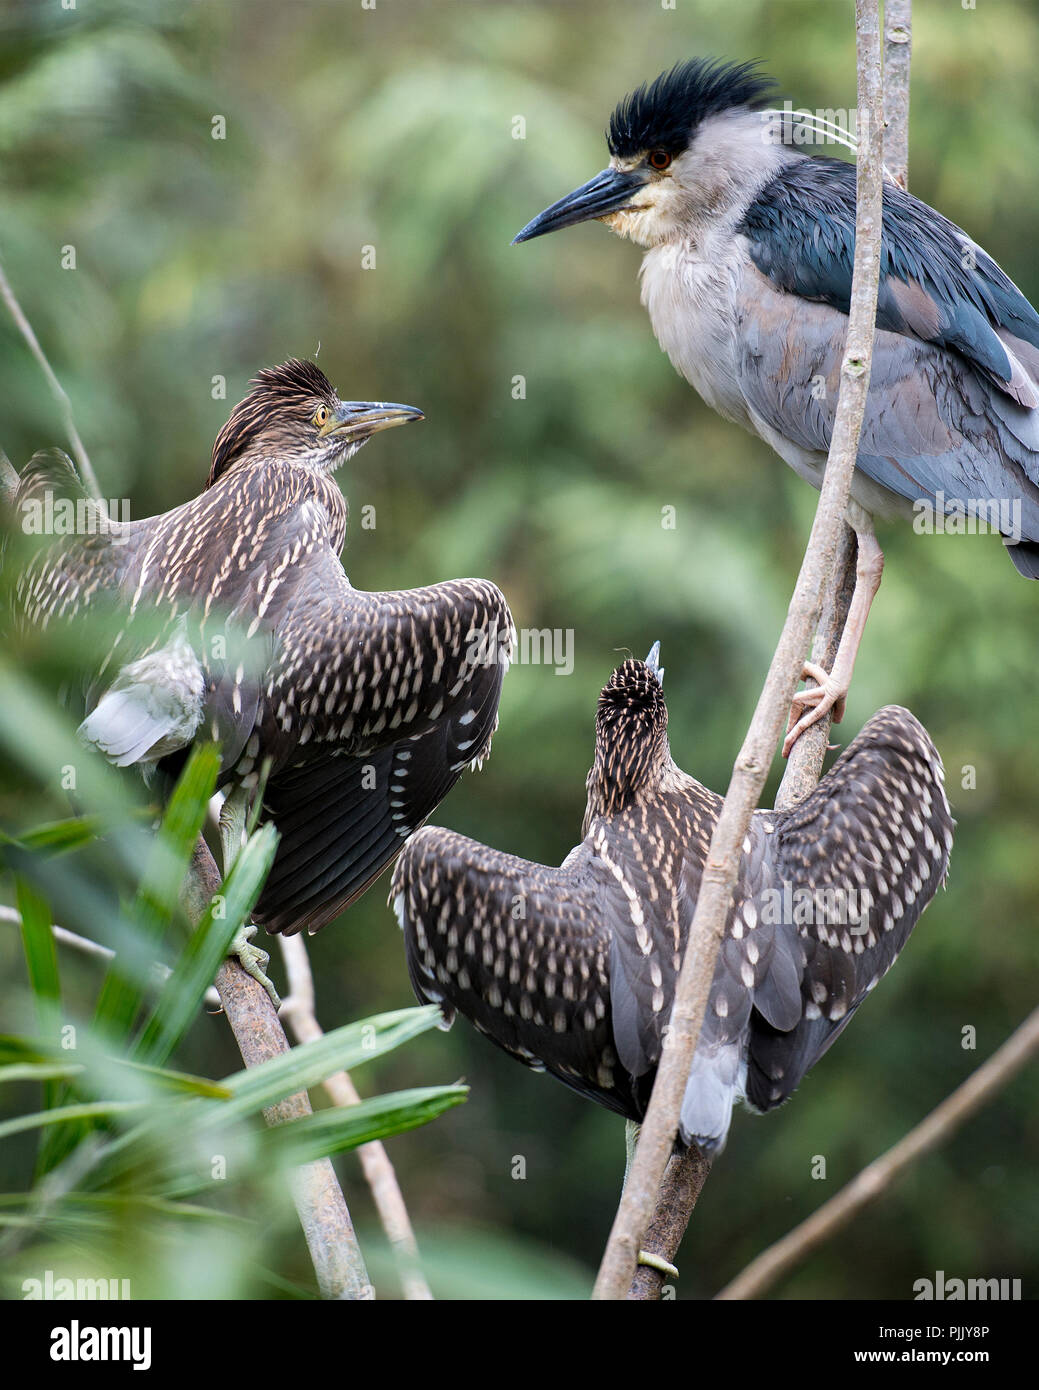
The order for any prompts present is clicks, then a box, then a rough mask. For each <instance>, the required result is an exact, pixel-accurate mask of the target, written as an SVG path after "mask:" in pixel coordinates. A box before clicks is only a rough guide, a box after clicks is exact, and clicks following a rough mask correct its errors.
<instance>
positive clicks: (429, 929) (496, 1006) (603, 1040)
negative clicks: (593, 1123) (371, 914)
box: [390, 827, 636, 1115]
mask: <svg viewBox="0 0 1039 1390" xmlns="http://www.w3.org/2000/svg"><path fill="white" fill-rule="evenodd" d="M607 877H608V876H607ZM606 891H607V884H606V882H605V877H604V874H603V867H602V865H601V863H600V862H597V861H596V860H595V859H594V858H593V856H592V854H591V851H590V849H589V848H588V846H587V845H581V846H579V847H578V848H577V849H576V850H574V852H573V853H572V854H571V855H570V856H569V857H568V858H567V860H566V862H565V863H564V864H563V865H562V867H561V868H558V869H556V868H549V867H548V866H547V865H544V864H535V863H532V862H531V861H529V860H526V859H519V858H517V857H516V856H514V855H511V854H501V853H499V852H498V851H497V850H493V849H488V848H487V847H486V846H485V845H481V844H479V843H477V841H475V840H469V839H467V838H466V837H465V836H463V835H456V834H455V833H454V832H453V831H449V830H441V829H438V828H433V827H430V828H427V829H425V830H422V831H420V832H419V834H417V835H415V836H414V837H413V838H412V839H411V840H410V841H409V842H408V845H407V848H406V849H405V851H404V853H403V854H402V855H401V858H400V860H399V861H398V863H397V867H396V869H395V871H394V875H393V886H392V888H391V890H390V897H391V902H392V904H393V907H394V910H395V912H396V914H397V920H398V921H399V922H400V925H401V927H402V929H403V931H404V945H405V950H406V952H407V960H408V972H409V974H410V976H411V983H412V985H413V987H414V989H415V993H416V995H417V996H418V998H419V999H420V1000H422V1001H423V1002H426V1003H437V1004H439V1005H440V1006H441V1009H442V1011H443V1013H444V1016H445V1019H446V1020H447V1022H448V1023H449V1024H450V1023H452V1022H453V1021H454V1017H455V1013H456V1012H457V1013H461V1014H462V1015H464V1017H466V1018H468V1019H469V1020H470V1022H472V1023H473V1024H474V1025H475V1026H476V1027H477V1028H478V1029H479V1030H480V1032H481V1033H483V1034H485V1035H486V1036H487V1037H488V1038H490V1039H491V1040H492V1042H495V1043H497V1045H498V1046H499V1047H501V1048H503V1049H504V1050H505V1051H506V1052H508V1053H510V1054H511V1055H512V1056H513V1057H515V1058H517V1059H518V1060H519V1061H521V1062H524V1063H525V1064H526V1065H527V1066H530V1067H533V1068H535V1069H536V1070H539V1071H540V1070H546V1071H548V1072H550V1073H551V1074H552V1075H553V1076H556V1077H558V1079H559V1080H560V1081H563V1082H565V1084H566V1085H568V1086H570V1087H571V1088H572V1089H573V1090H575V1091H578V1092H580V1093H581V1094H582V1095H586V1096H589V1097H591V1098H592V1099H593V1100H598V1101H599V1102H600V1103H601V1104H603V1105H606V1106H608V1107H609V1108H610V1109H611V1110H616V1111H619V1113H621V1114H623V1115H630V1114H633V1113H636V1111H635V1109H634V1108H633V1101H632V1095H631V1083H630V1078H629V1077H628V1075H627V1073H626V1071H625V1070H624V1069H623V1068H622V1067H621V1066H620V1065H619V1063H618V1060H617V1054H616V1051H615V1049H614V1045H613V1034H612V1027H611V1017H610V938H609V933H608V931H607V928H606V921H605V915H604V902H603V899H604V894H605V892H606Z"/></svg>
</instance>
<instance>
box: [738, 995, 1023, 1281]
mask: <svg viewBox="0 0 1039 1390" xmlns="http://www.w3.org/2000/svg"><path fill="white" fill-rule="evenodd" d="M1037 1053H1039V1009H1035V1010H1034V1011H1033V1012H1032V1013H1030V1014H1029V1015H1028V1017H1027V1018H1026V1019H1025V1021H1024V1023H1022V1024H1021V1026H1020V1027H1019V1028H1018V1029H1016V1031H1015V1032H1013V1033H1012V1034H1011V1035H1010V1037H1009V1038H1008V1039H1007V1041H1006V1042H1005V1043H1004V1044H1003V1046H1002V1047H1001V1048H999V1050H998V1051H997V1052H994V1053H993V1054H992V1056H991V1057H990V1058H989V1059H988V1061H987V1062H985V1063H984V1064H983V1065H982V1066H980V1067H979V1068H978V1069H977V1071H975V1072H972V1073H971V1075H970V1076H969V1077H968V1078H967V1080H966V1081H965V1082H964V1083H963V1085H962V1086H958V1087H957V1088H956V1090H955V1091H953V1093H952V1094H951V1095H949V1096H946V1098H945V1099H944V1100H943V1101H942V1103H941V1105H938V1106H936V1107H935V1109H934V1110H932V1111H931V1113H930V1114H929V1115H928V1116H927V1118H926V1119H924V1120H921V1122H920V1123H919V1124H918V1125H917V1126H916V1127H915V1128H914V1129H911V1130H910V1131H909V1133H908V1134H906V1135H904V1136H903V1137H902V1138H901V1139H900V1140H899V1141H898V1143H897V1144H896V1145H895V1146H894V1148H891V1149H888V1151H887V1153H884V1154H881V1156H880V1157H879V1158H877V1159H874V1161H873V1162H872V1163H871V1164H870V1165H869V1166H868V1167H867V1168H863V1170H862V1172H861V1173H859V1174H858V1176H857V1177H855V1178H853V1179H852V1180H851V1182H850V1183H848V1185H847V1186H846V1187H842V1188H841V1190H840V1192H838V1193H836V1195H835V1196H833V1197H831V1198H830V1200H829V1201H828V1202H824V1203H823V1205H822V1206H821V1207H820V1208H819V1209H818V1211H814V1212H813V1213H812V1215H811V1216H810V1217H808V1219H807V1221H802V1222H801V1224H800V1226H795V1227H794V1229H793V1230H792V1231H791V1232H789V1234H788V1235H785V1236H784V1237H783V1239H782V1240H778V1241H776V1243H775V1245H770V1246H769V1248H768V1249H767V1250H764V1251H762V1253H761V1254H760V1255H758V1256H757V1258H756V1259H753V1260H751V1262H750V1264H749V1265H747V1267H746V1268H745V1269H744V1270H743V1271H742V1272H741V1273H740V1274H738V1275H737V1276H736V1278H735V1279H733V1280H732V1281H731V1283H728V1284H726V1285H725V1287H724V1288H723V1289H722V1290H721V1292H720V1293H718V1294H716V1295H715V1296H716V1297H717V1298H721V1299H739V1298H757V1297H758V1295H759V1294H762V1293H764V1292H765V1290H766V1289H768V1288H770V1287H771V1286H772V1285H773V1284H774V1283H775V1282H776V1280H777V1279H779V1278H781V1277H782V1276H783V1275H784V1274H786V1273H787V1272H788V1271H789V1270H791V1269H793V1267H794V1266H795V1265H797V1264H800V1262H801V1261H802V1260H803V1259H804V1258H805V1257H806V1256H807V1255H809V1254H811V1252H812V1251H813V1250H816V1249H818V1247H819V1246H820V1245H822V1244H823V1243H824V1242H825V1241H827V1240H830V1239H831V1238H832V1237H833V1236H835V1235H836V1234H837V1232H838V1231H840V1230H843V1228H844V1227H845V1226H847V1224H848V1222H849V1221H851V1220H852V1219H853V1218H854V1217H856V1216H858V1214H859V1212H860V1211H862V1210H863V1208H864V1207H866V1206H868V1205H869V1204H870V1202H874V1201H876V1199H877V1198H878V1197H879V1196H881V1194H882V1193H884V1192H886V1191H887V1189H888V1188H889V1187H890V1186H891V1184H892V1183H893V1182H895V1181H896V1179H898V1178H900V1177H901V1176H902V1174H903V1173H904V1172H905V1171H906V1169H907V1168H909V1167H911V1166H912V1165H913V1164H914V1163H915V1162H916V1161H917V1159H920V1158H922V1157H923V1156H924V1154H928V1153H930V1152H932V1150H934V1149H936V1148H938V1146H939V1145H940V1144H943V1143H945V1141H946V1140H947V1139H949V1138H951V1137H952V1135H953V1134H955V1132H956V1130H958V1129H959V1128H960V1126H961V1125H963V1124H965V1123H966V1121H967V1120H969V1119H970V1118H971V1116H972V1115H974V1114H976V1113H977V1111H979V1110H980V1109H981V1108H982V1106H984V1105H987V1104H988V1103H989V1101H991V1100H992V1099H993V1098H994V1097H995V1096H996V1095H997V1094H998V1093H999V1092H1000V1091H1001V1090H1002V1089H1003V1087H1004V1086H1006V1085H1007V1083H1008V1082H1009V1081H1010V1080H1011V1079H1012V1078H1013V1077H1014V1076H1015V1075H1016V1074H1017V1073H1018V1072H1019V1071H1020V1070H1021V1068H1022V1067H1023V1066H1024V1065H1025V1063H1026V1062H1028V1061H1029V1060H1030V1059H1031V1058H1032V1057H1034V1056H1036V1054H1037Z"/></svg>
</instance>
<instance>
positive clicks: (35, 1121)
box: [0, 1100, 148, 1139]
mask: <svg viewBox="0 0 1039 1390" xmlns="http://www.w3.org/2000/svg"><path fill="white" fill-rule="evenodd" d="M147 1103H148V1102H147V1101H143V1100H98V1101H87V1102H85V1103H82V1104H78V1105H60V1106H58V1107H56V1108H55V1109H54V1110H40V1111H37V1112H36V1113H35V1114H32V1115H18V1116H16V1117H15V1119H13V1120H5V1121H4V1122H3V1123H2V1124H0V1139H6V1138H8V1136H9V1135H12V1134H21V1133H22V1132H23V1131H24V1130H27V1129H41V1128H43V1127H44V1126H45V1125H60V1124H65V1123H67V1122H68V1121H69V1120H86V1119H94V1118H96V1117H100V1116H108V1115H120V1114H123V1113H124V1112H126V1111H130V1110H141V1109H143V1107H144V1106H145V1105H147Z"/></svg>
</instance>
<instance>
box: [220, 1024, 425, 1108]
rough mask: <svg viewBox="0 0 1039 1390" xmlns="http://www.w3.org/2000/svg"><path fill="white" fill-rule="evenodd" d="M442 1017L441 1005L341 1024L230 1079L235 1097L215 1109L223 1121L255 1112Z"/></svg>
mask: <svg viewBox="0 0 1039 1390" xmlns="http://www.w3.org/2000/svg"><path fill="white" fill-rule="evenodd" d="M439 1019H440V1010H439V1009H438V1008H437V1007H436V1005H432V1004H431V1005H425V1006H423V1007H416V1008H411V1009H396V1010H394V1011H393V1012H391V1013H385V1014H376V1015H375V1016H374V1017H373V1018H368V1019H362V1020H361V1022H359V1023H347V1024H345V1025H344V1026H343V1027H342V1028H335V1029H333V1030H332V1032H330V1033H326V1034H325V1035H324V1037H322V1038H317V1039H315V1040H314V1042H309V1043H304V1044H302V1046H299V1047H294V1048H292V1049H291V1050H290V1051H288V1052H284V1053H282V1054H281V1056H279V1057H272V1058H271V1059H270V1060H269V1061H267V1062H263V1063H261V1065H260V1066H258V1067H248V1068H245V1069H244V1070H242V1071H239V1072H236V1073H235V1074H234V1075H233V1076H228V1077H225V1078H224V1081H223V1084H224V1085H225V1086H227V1087H228V1088H229V1089H230V1090H231V1092H232V1099H231V1101H230V1102H229V1103H228V1104H227V1105H226V1106H222V1107H220V1110H219V1113H217V1112H215V1111H214V1113H213V1118H214V1120H216V1121H217V1122H220V1121H223V1120H224V1119H226V1118H228V1117H232V1118H238V1117H240V1116H245V1115H251V1114H255V1113H256V1112H257V1111H259V1110H263V1109H266V1108H267V1107H268V1106H270V1105H274V1104H276V1103H277V1102H278V1101H279V1100H284V1098H285V1097H286V1096H291V1095H295V1093H296V1092H297V1091H305V1090H308V1089H309V1088H310V1087H311V1086H316V1085H318V1084H319V1083H320V1082H322V1081H324V1079H325V1078H326V1077H327V1076H330V1075H331V1074H332V1073H333V1072H335V1071H350V1070H352V1069H353V1068H354V1067H357V1066H359V1065H360V1064H361V1063H363V1062H370V1061H372V1060H373V1059H374V1058H375V1057H381V1056H383V1054H384V1053H387V1052H392V1051H393V1049H394V1048H396V1047H400V1046H401V1044H402V1043H406V1042H409V1041H410V1040H411V1039H412V1038H417V1037H419V1036H420V1035H421V1034H422V1033H427V1032H428V1031H429V1030H430V1029H431V1028H435V1027H436V1025H437V1022H438V1021H439Z"/></svg>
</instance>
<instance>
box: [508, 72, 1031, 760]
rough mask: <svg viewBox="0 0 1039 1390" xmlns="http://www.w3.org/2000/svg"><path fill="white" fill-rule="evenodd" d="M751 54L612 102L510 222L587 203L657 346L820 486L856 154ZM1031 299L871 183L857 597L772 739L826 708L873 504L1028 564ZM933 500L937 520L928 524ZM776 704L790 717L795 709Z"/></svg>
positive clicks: (864, 595)
mask: <svg viewBox="0 0 1039 1390" xmlns="http://www.w3.org/2000/svg"><path fill="white" fill-rule="evenodd" d="M772 89H773V83H772V82H771V80H770V79H768V78H767V77H765V76H764V75H763V74H762V73H760V72H759V71H758V69H757V67H756V65H754V64H727V63H716V62H711V61H709V60H701V59H696V60H693V61H692V62H687V63H683V64H680V65H679V66H677V67H675V68H674V69H672V70H671V71H670V72H666V73H663V74H661V76H659V77H658V78H657V79H656V81H654V82H652V83H651V84H649V85H648V86H644V87H640V88H639V89H638V90H637V91H635V92H633V93H632V94H631V95H630V96H628V97H626V98H625V99H624V100H623V101H621V103H620V104H619V105H618V106H617V108H616V110H615V111H614V112H613V115H612V117H611V118H610V123H609V129H608V131H607V143H608V145H609V150H610V156H611V158H610V165H609V167H608V168H607V169H604V170H603V171H602V173H600V174H597V175H596V176H595V178H593V179H591V180H590V182H588V183H586V184H584V185H583V186H582V187H581V188H578V189H577V190H576V191H575V192H573V193H570V194H568V195H567V196H566V197H565V198H562V199H561V200H560V201H559V202H557V203H554V204H553V205H552V206H551V207H550V208H548V209H546V211H545V212H543V213H541V214H540V216H538V217H536V218H534V220H533V221H532V222H531V223H529V224H528V225H527V226H526V227H524V229H523V230H522V231H521V232H520V233H519V235H518V236H517V237H516V241H529V240H530V239H531V238H533V237H538V236H543V235H544V234H545V233H546V232H551V231H555V230H557V229H558V228H560V227H568V226H570V225H571V224H573V223H575V222H584V221H587V220H588V219H590V218H597V219H599V220H600V221H603V222H605V223H606V224H607V226H609V227H610V228H611V229H612V230H613V231H615V232H616V233H617V234H618V235H620V236H622V237H630V238H631V240H632V241H634V242H636V243H637V244H638V245H640V246H643V247H645V248H647V250H646V255H645V257H644V259H643V262H642V302H643V303H644V304H645V306H646V308H647V309H648V310H649V316H650V321H651V323H652V325H653V331H654V332H655V334H656V336H657V340H658V341H659V343H660V346H661V347H662V348H663V349H664V351H665V352H666V353H667V354H668V356H669V357H670V359H671V361H672V363H673V364H674V366H675V367H676V368H677V370H678V371H679V372H680V373H681V374H682V375H683V376H684V377H686V379H687V380H688V381H690V382H691V383H692V385H693V386H695V388H696V389H697V391H698V392H699V393H700V395H701V396H702V397H703V399H704V400H705V401H706V402H707V404H708V405H710V406H712V407H713V408H714V409H715V410H717V411H718V412H719V413H720V414H721V415H723V416H725V417H726V418H727V419H729V420H732V421H734V422H736V423H737V424H740V425H743V426H745V427H746V428H747V429H749V430H751V431H752V432H753V433H755V434H757V435H759V436H760V437H761V438H762V439H764V440H765V441H766V443H768V444H770V445H771V446H772V447H773V448H774V449H775V450H776V452H777V453H778V454H779V455H780V457H781V458H783V459H784V460H785V461H786V462H787V463H788V464H790V466H791V467H792V468H794V469H795V471H796V472H797V473H799V474H800V475H801V477H803V478H805V479H807V480H808V481H809V482H810V483H812V485H813V486H815V487H819V486H820V485H821V480H822V473H823V468H824V465H825V462H826V454H827V450H828V448H829V445H830V435H831V432H832V428H833V420H834V413H835V411H836V406H837V396H838V389H839V380H840V367H841V361H842V357H843V350H844V339H845V333H846V329H847V312H848V304H849V297H850V291H851V274H852V261H853V255H854V246H855V170H854V168H853V167H852V166H851V165H850V164H847V163H845V162H843V161H841V160H837V159H832V158H828V157H825V156H821V155H814V156H813V155H808V154H806V153H805V151H804V149H803V148H802V147H799V146H797V145H795V144H793V143H791V140H790V135H791V129H792V127H791V118H790V114H789V113H788V112H782V111H774V110H770V109H766V103H767V102H768V100H769V97H770V96H771V93H772ZM1037 383H1039V316H1037V314H1036V312H1035V310H1034V309H1033V308H1032V306H1031V304H1029V302H1028V301H1027V299H1025V297H1024V295H1023V294H1022V293H1021V291H1020V290H1019V289H1018V288H1017V287H1016V285H1014V284H1013V283H1012V282H1011V281H1010V280H1009V279H1008V277H1007V276H1006V275H1005V274H1004V273H1003V271H1002V270H1001V269H1000V268H999V266H998V265H997V264H996V263H995V261H994V260H993V259H992V258H991V257H990V256H988V255H987V254H986V253H985V252H984V251H983V250H982V249H981V247H980V246H977V245H976V244H975V243H974V242H973V241H972V240H971V239H970V237H968V236H967V234H966V233H965V232H963V231H961V230H960V228H959V227H957V226H955V225H954V224H953V223H952V222H950V221H949V220H948V219H947V218H945V217H943V216H942V215H941V214H940V213H938V212H935V210H934V209H933V208H930V207H928V206H927V205H926V204H925V203H922V202H920V201H919V200H918V199H916V198H913V197H911V196H910V195H909V194H908V193H906V192H904V191H903V190H902V189H900V188H899V187H897V186H896V185H894V184H893V183H890V182H887V183H885V186H884V196H883V244H882V251H881V284H880V297H879V300H878V305H877V336H876V344H875V347H874V352H873V368H872V377H871V381H870V391H869V399H868V403H867V407H866V418H865V423H864V426H863V431H862V438H861V442H860V445H859V454H858V466H857V468H856V470H855V476H854V481H853V483H852V489H851V503H850V505H849V509H848V513H847V519H848V522H849V523H850V525H851V526H852V527H853V528H854V530H855V532H856V533H857V536H858V562H857V576H856V588H855V595H854V599H853V602H852V606H851V611H850V613H849V617H848V623H847V626H846V628H845V633H844V639H843V641H842V642H841V645H840V650H839V652H838V655H837V658H836V661H835V663H834V667H833V671H832V672H831V673H829V675H827V674H826V673H825V672H822V671H821V670H819V668H818V667H806V669H805V679H806V680H807V679H809V678H810V679H812V680H813V681H815V682H816V684H815V685H813V687H812V688H810V689H808V690H805V691H802V692H800V693H799V694H798V696H797V698H796V702H795V707H803V706H808V707H809V708H808V709H807V712H806V713H804V714H803V715H802V717H801V719H800V720H799V721H798V722H796V723H794V724H793V727H792V728H791V730H790V732H789V734H788V736H787V742H786V745H785V748H784V751H785V752H788V751H789V748H790V745H791V744H792V742H793V741H794V739H795V738H796V737H798V735H799V734H800V733H801V732H802V731H803V730H804V729H805V728H806V727H807V726H808V725H809V724H811V723H813V722H814V721H815V720H816V719H818V718H820V717H821V715H822V714H823V713H824V712H825V711H827V710H830V709H833V710H834V714H835V717H840V715H841V713H842V710H843V700H844V696H845V694H846V693H847V690H848V687H849V685H850V682H851V677H852V671H853V668H854V663H855V656H856V653H857V651H858V646H859V641H860V639H861V636H862V632H863V629H864V627H865V623H866V619H867V616H868V613H869V608H870V604H871V603H872V601H873V598H874V596H875V595H876V592H877V589H878V587H879V584H880V576H881V570H882V567H883V558H884V557H883V554H882V553H881V550H880V547H879V545H878V544H877V540H876V536H875V535H874V533H873V524H872V517H873V515H874V514H876V515H879V516H881V517H885V518H886V517H891V516H912V517H915V518H916V520H917V524H918V527H919V528H920V529H926V528H928V527H933V528H935V529H939V528H941V529H949V530H959V531H961V532H962V531H964V530H974V529H982V530H987V529H992V530H996V531H997V532H999V533H1000V534H1002V535H1003V537H1004V540H1005V541H1006V543H1007V547H1008V550H1009V553H1010V558H1011V559H1012V560H1013V562H1014V564H1015V565H1016V567H1017V569H1018V570H1019V571H1020V573H1021V574H1023V575H1025V576H1026V577H1027V578H1029V579H1035V578H1037V577H1039V409H1037V406H1039V384H1037ZM946 518H947V519H948V520H946ZM792 722H793V721H792Z"/></svg>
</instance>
